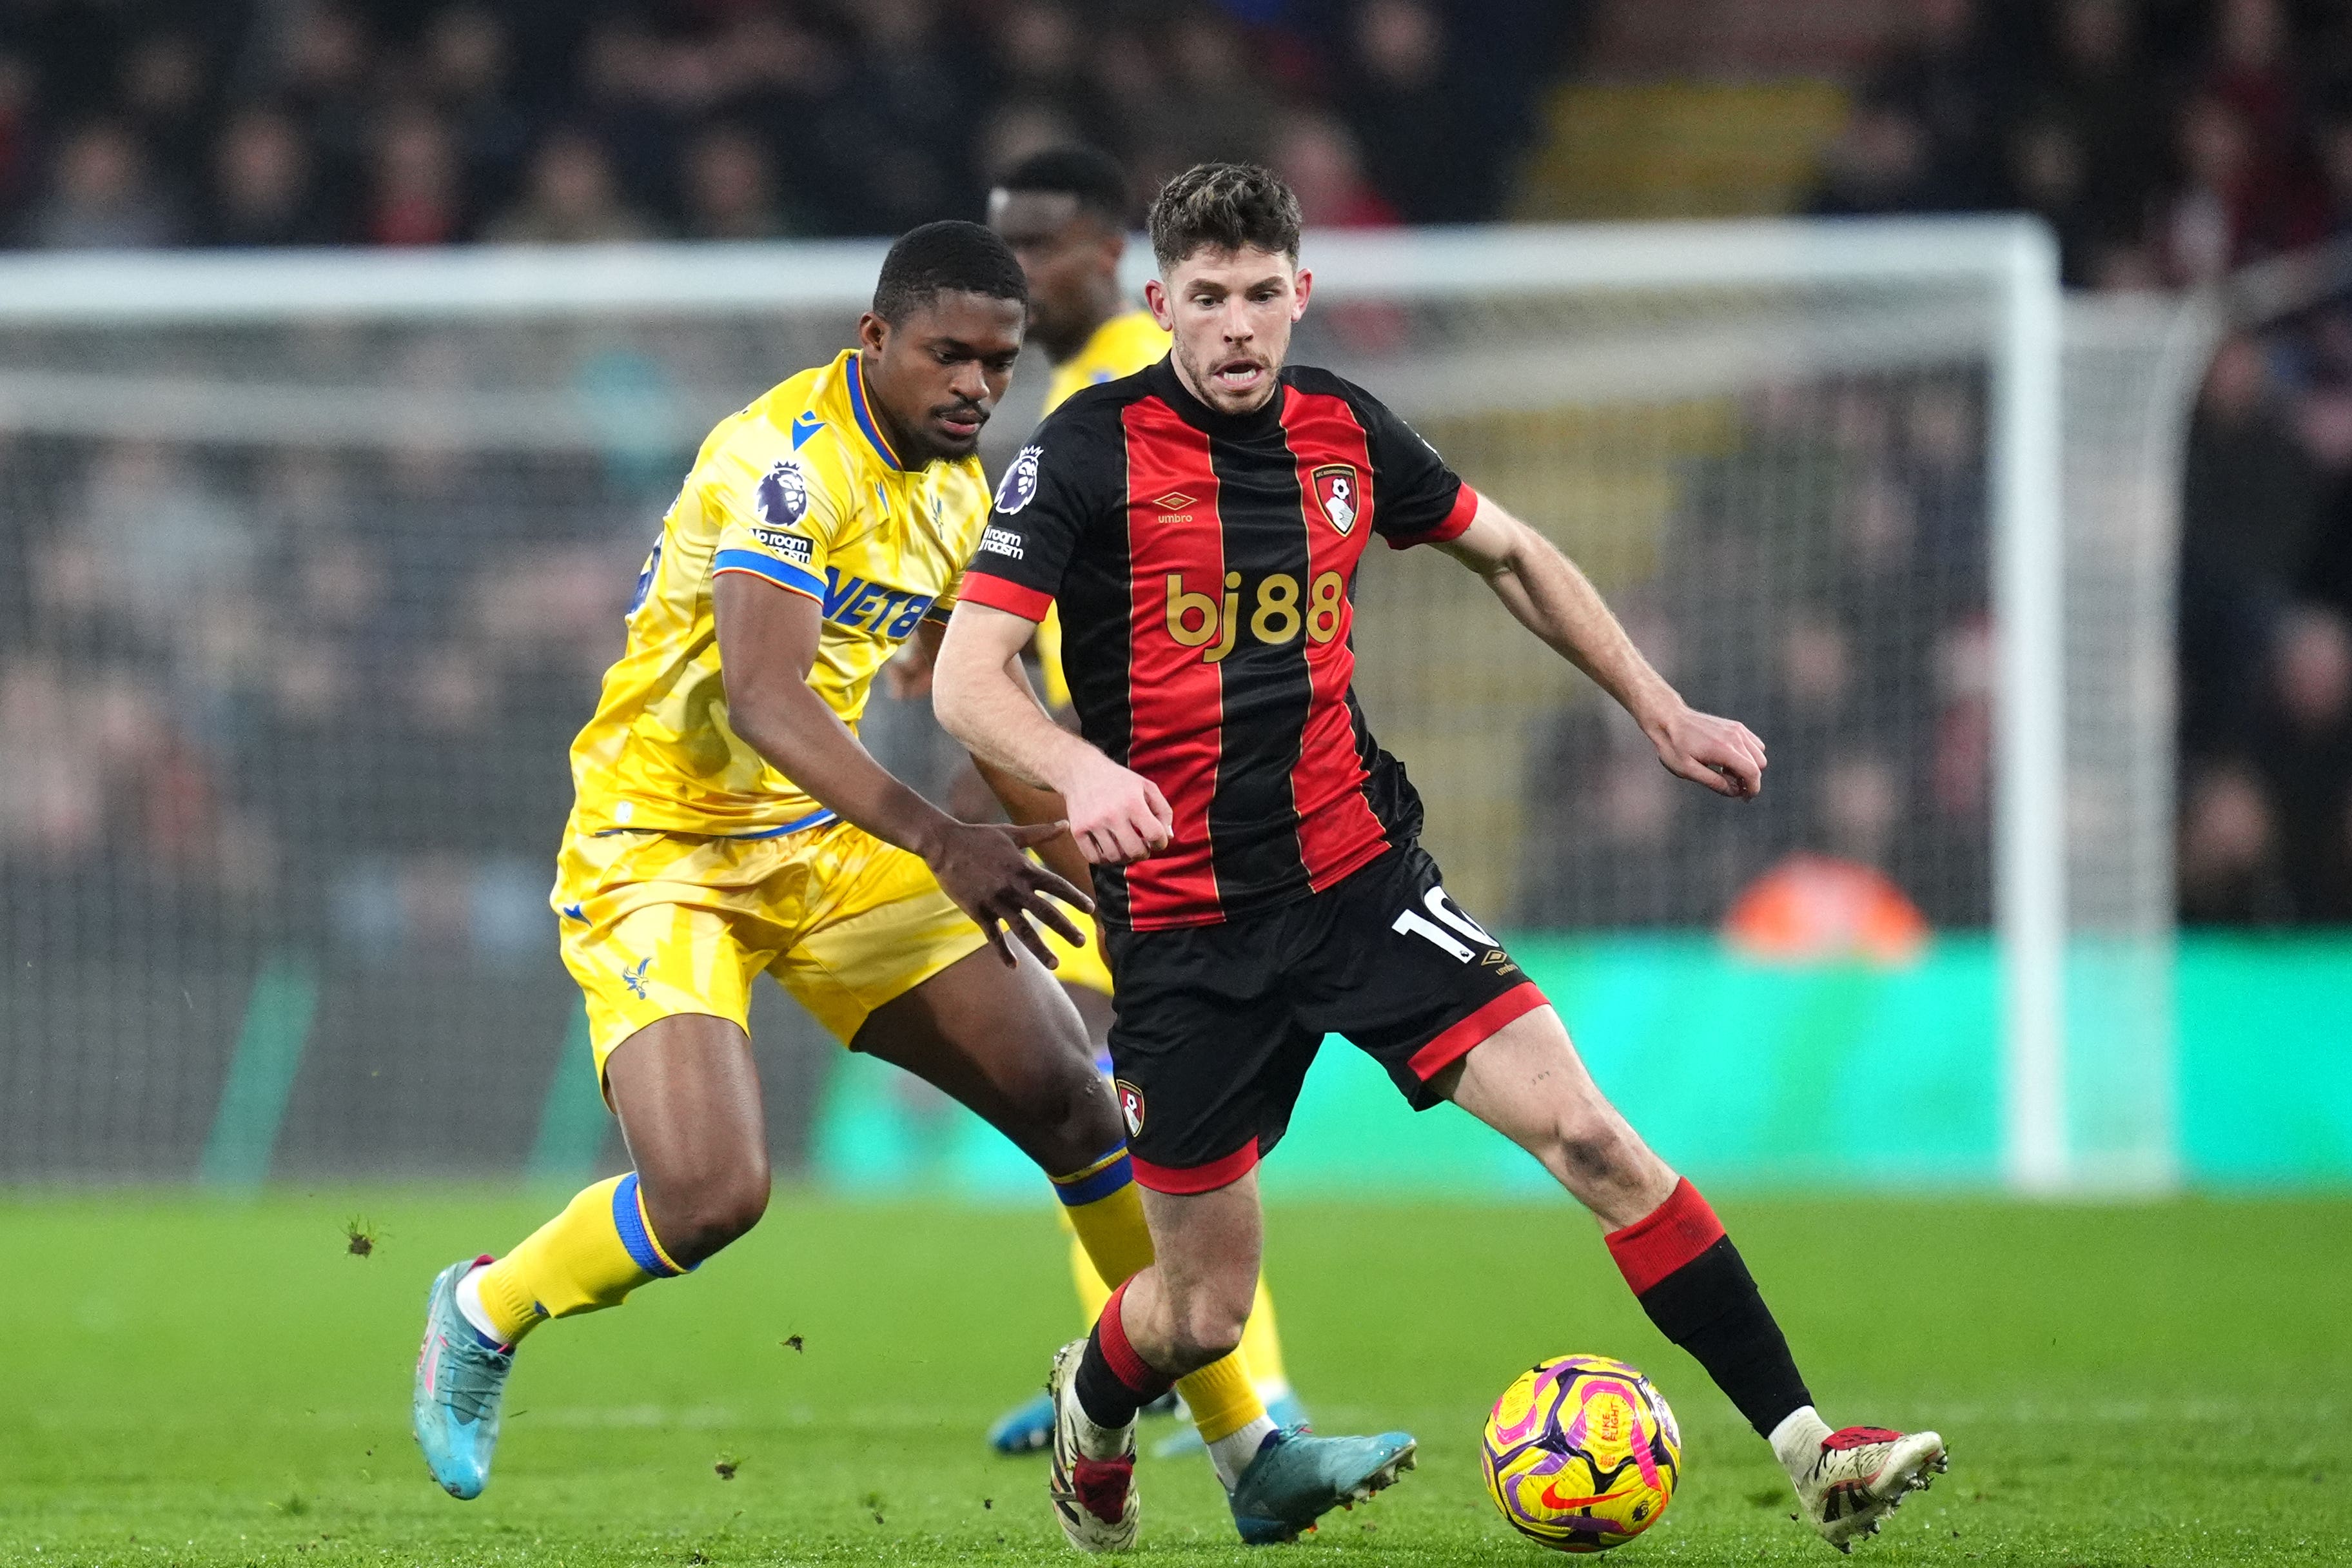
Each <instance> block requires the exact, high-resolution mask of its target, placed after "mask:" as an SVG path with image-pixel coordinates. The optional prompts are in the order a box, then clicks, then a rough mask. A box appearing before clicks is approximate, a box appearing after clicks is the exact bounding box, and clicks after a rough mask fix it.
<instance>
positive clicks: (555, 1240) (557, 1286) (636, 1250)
mask: <svg viewBox="0 0 2352 1568" xmlns="http://www.w3.org/2000/svg"><path fill="white" fill-rule="evenodd" d="M685 1272H686V1270H685V1269H683V1268H679V1267H678V1266H677V1264H676V1263H674V1262H672V1261H671V1260H670V1257H669V1254H667V1252H664V1251H663V1250H662V1247H661V1243H660V1242H658V1241H656V1240H655V1239H654V1229H653V1226H651V1225H649V1224H647V1223H646V1207H645V1202H644V1200H643V1199H642V1198H640V1197H639V1196H638V1195H637V1174H636V1173H635V1171H632V1172H630V1173H628V1174H627V1175H625V1176H615V1177H614V1178H613V1179H612V1180H611V1181H608V1182H599V1183H597V1184H595V1185H594V1186H593V1187H590V1188H588V1189H587V1190H586V1191H584V1192H583V1193H582V1194H580V1195H579V1196H578V1197H575V1198H573V1199H572V1201H571V1203H569V1204H567V1205H564V1209H563V1212H562V1214H560V1215H556V1216H555V1217H554V1218H553V1219H551V1220H549V1221H548V1222H547V1223H546V1224H545V1225H543V1226H540V1227H539V1228H538V1229H537V1230H535V1231H532V1232H531V1233H530V1235H529V1236H528V1237H524V1238H523V1240H522V1241H521V1242H520V1244H519V1245H517V1246H516V1247H515V1249H514V1250H513V1251H512V1252H509V1253H508V1254H507V1255H506V1256H505V1257H504V1258H499V1260H498V1261H497V1262H496V1263H493V1264H491V1265H489V1266H488V1268H484V1269H483V1270H482V1271H481V1275H480V1285H481V1290H482V1306H483V1307H484V1308H485V1309H486V1310H488V1313H489V1316H490V1321H491V1324H492V1326H493V1327H494V1328H496V1329H497V1330H498V1332H499V1337H500V1338H502V1339H504V1340H505V1341H506V1342H508V1343H509V1344H512V1343H513V1342H515V1341H517V1340H520V1339H521V1338H522V1337H523V1335H525V1334H527V1333H529V1332H530V1331H531V1330H532V1329H534V1328H536V1327H538V1326H539V1324H541V1322H543V1321H546V1320H547V1319H549V1318H568V1317H571V1316H572V1315H573V1314H574V1313H578V1312H593V1311H596V1310H599V1309H600V1308H604V1307H617V1306H619V1305H620V1304H621V1302H622V1301H623V1300H625V1299H626V1298H627V1296H628V1294H629V1292H630V1291H632V1290H634V1289H636V1288H637V1287H638V1286H640V1285H642V1284H644V1283H645V1282H646V1280H648V1279H669V1278H671V1277H672V1276H675V1275H678V1274H683V1273H685Z"/></svg>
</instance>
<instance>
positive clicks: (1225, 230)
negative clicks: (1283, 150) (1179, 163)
mask: <svg viewBox="0 0 2352 1568" xmlns="http://www.w3.org/2000/svg"><path fill="white" fill-rule="evenodd" d="M1303 221H1304V220H1303V219H1301V218H1300V216H1298V198H1297V196H1295V195H1291V192H1290V187H1289V186H1288V185H1286V184H1283V183H1282V181H1281V179H1280V178H1279V177H1278V176H1277V175H1276V174H1275V173H1274V171H1273V170H1271V169H1266V168H1262V167H1260V166H1259V165H1257V164H1255V163H1195V164H1193V165H1192V167H1191V168H1189V169H1187V170H1185V171H1184V172H1183V173H1182V174H1179V175H1177V176H1176V177H1175V178H1174V179H1172V180H1171V181H1169V182H1168V183H1167V184H1164V185H1162V186H1160V195H1158V196H1157V197H1156V198H1154V199H1153V201H1152V203H1151V254H1152V255H1153V256H1154V257H1156V258H1159V261H1160V270H1161V271H1162V272H1166V271H1170V270H1171V269H1172V268H1174V267H1175V266H1176V264H1177V263H1178V262H1180V261H1181V260H1183V259H1184V258H1186V257H1188V256H1190V255H1192V253H1193V252H1194V251H1196V250H1199V249H1201V248H1202V247H1209V248H1211V249H1215V250H1263V251H1265V252H1267V253H1268V254H1270V255H1277V256H1286V257H1288V258H1290V259H1291V260H1293V261H1296V260H1297V259H1298V230H1299V228H1300V226H1301V225H1302V223H1303Z"/></svg>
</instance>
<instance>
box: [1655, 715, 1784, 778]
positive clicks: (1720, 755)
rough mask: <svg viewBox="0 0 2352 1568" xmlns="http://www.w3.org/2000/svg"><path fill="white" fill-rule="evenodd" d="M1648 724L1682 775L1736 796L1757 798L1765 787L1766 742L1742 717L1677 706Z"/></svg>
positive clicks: (1669, 767) (1663, 757)
mask: <svg viewBox="0 0 2352 1568" xmlns="http://www.w3.org/2000/svg"><path fill="white" fill-rule="evenodd" d="M1642 728H1643V731H1644V732H1645V733H1646V734H1648V736H1649V737H1650V742H1651V744H1653V745H1654V746H1656V747H1657V748H1658V761H1660V762H1662V763H1664V764H1665V765H1666V772H1668V773H1672V774H1674V775H1675V777H1676V778H1685V779H1688V780H1690V781H1691V783H1693V784H1705V785H1706V787H1707V788H1709V789H1711V790H1713V791H1714V792H1715V793H1716V794H1717V795H1729V796H1731V797H1732V798H1733V799H1734V800H1748V799H1753V798H1754V797H1755V796H1756V795H1758V794H1759V792H1760V791H1762V789H1763V788H1764V742H1761V741H1759V740H1758V739H1757V738H1756V736H1755V733H1754V732H1753V731H1750V730H1749V729H1748V726H1747V725H1745V724H1742V723H1740V722H1739V721H1738V720H1736V719H1718V718H1717V717H1716V716H1715V715H1714V714H1712V713H1701V712H1699V711H1698V710H1696V709H1693V708H1687V707H1682V706H1677V707H1676V708H1675V710H1673V711H1672V712H1670V713H1668V714H1666V715H1665V716H1664V718H1662V719H1658V720H1656V721H1653V722H1650V723H1646V724H1644V725H1643V726H1642Z"/></svg>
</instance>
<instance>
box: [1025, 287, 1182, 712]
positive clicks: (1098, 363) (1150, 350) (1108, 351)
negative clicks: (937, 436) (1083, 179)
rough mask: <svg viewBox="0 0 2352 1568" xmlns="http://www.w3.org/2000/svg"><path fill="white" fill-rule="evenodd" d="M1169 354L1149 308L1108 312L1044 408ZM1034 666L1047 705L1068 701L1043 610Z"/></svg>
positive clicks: (1050, 621)
mask: <svg viewBox="0 0 2352 1568" xmlns="http://www.w3.org/2000/svg"><path fill="white" fill-rule="evenodd" d="M1167 352H1168V334H1167V333H1166V332H1163V331H1160V323H1159V322H1157V321H1153V320H1152V319H1151V312H1150V311H1149V310H1129V311H1128V312H1127V313H1126V314H1125V315H1123V316H1113V317H1112V318H1111V319H1110V320H1109V321H1105V322H1104V323H1103V324H1102V325H1101V326H1099V327H1097V328H1096V329H1095V330H1094V335H1093V336H1091V337H1089V338H1087V342H1086V346H1085V347H1084V348H1082V349H1080V350H1079V351H1078V352H1077V353H1075V354H1072V355H1071V356H1070V357H1069V358H1068V359H1067V360H1066V361H1064V362H1063V363H1061V364H1058V365H1056V366H1055V367H1054V379H1053V381H1052V382H1051V383H1050V384H1048V385H1047V386H1046V388H1045V412H1046V413H1048V414H1051V413H1052V412H1054V410H1055V409H1056V408H1059V407H1060V406H1061V405H1062V404H1063V403H1064V402H1065V401H1066V399H1067V398H1068V397H1069V396H1070V395H1071V394H1072V393H1075V392H1081V391H1084V390H1085V389H1086V388H1087V387H1089V386H1093V385H1096V384H1099V383H1101V382H1106V381H1117V380H1118V378H1119V377H1120V376H1122V375H1133V374H1135V373H1136V372H1137V371H1139V370H1141V369H1142V368H1143V367H1144V366H1145V365H1148V364H1150V363H1152V362H1153V361H1154V360H1156V359H1158V358H1159V357H1160V355H1162V354H1164V353H1167ZM1036 646H1037V669H1038V674H1039V675H1040V676H1041V677H1043V678H1044V680H1045V703H1046V706H1048V707H1050V708H1053V709H1055V710H1057V711H1058V710H1061V709H1064V708H1067V707H1068V706H1069V705H1070V683H1069V680H1068V679H1067V678H1066V677H1065V676H1064V675H1063V673H1062V618H1061V616H1058V615H1056V614H1055V612H1054V611H1053V610H1052V609H1050V608H1049V609H1047V610H1046V612H1045V620H1044V621H1043V622H1041V623H1040V624H1039V626H1038V627H1037V639H1036Z"/></svg>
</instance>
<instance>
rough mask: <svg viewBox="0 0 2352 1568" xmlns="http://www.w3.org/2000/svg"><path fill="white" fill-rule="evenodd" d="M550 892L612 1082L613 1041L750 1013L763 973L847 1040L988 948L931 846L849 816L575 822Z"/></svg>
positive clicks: (743, 1020)
mask: <svg viewBox="0 0 2352 1568" xmlns="http://www.w3.org/2000/svg"><path fill="white" fill-rule="evenodd" d="M550 901H551V902H552V903H553V904H554V906H555V910H556V915H557V918H558V921H560V923H561V925H562V951H563V964H564V967H565V968H567V969H569V970H571V971H572V978H573V979H575V980H577V981H578V982H579V983H580V989H581V990H582V991H583V992H585V993H587V996H588V1041H589V1044H590V1045H591V1046H592V1047H594V1050H595V1053H596V1074H597V1078H598V1079H599V1080H600V1081H601V1080H602V1079H603V1077H604V1058H606V1057H608V1056H610V1055H611V1054H612V1052H613V1047H615V1046H617V1045H619V1044H620V1043H621V1042H622V1041H623V1040H625V1039H627V1038H628V1037H630V1036H631V1035H634V1034H635V1033H636V1032H637V1031H638V1030H639V1029H642V1028H644V1027H645V1026H646V1025H647V1024H650V1023H653V1022H655V1021H656V1019H660V1018H667V1017H670V1016H674V1015H677V1014H679V1013H709V1014H712V1015H715V1016H718V1017H721V1018H726V1019H730V1020H731V1021H733V1022H734V1023H735V1024H736V1025H738V1026H747V1021H748V1018H749V1014H750V1008H751V981H752V978H753V977H754V976H755V975H757V974H758V973H760V972H761V971H762V970H765V971H766V972H767V973H770V974H772V975H774V976H775V977H776V979H777V980H778V982H780V983H781V984H782V985H783V987H784V989H785V990H787V991H789V992H791V993H792V994H793V996H794V997H796V998H798V999H799V1001H800V1003H801V1005H803V1006H804V1007H806V1008H807V1009H808V1010H809V1011H810V1012H811V1013H812V1014H814V1015H815V1016H816V1020H817V1022H819V1023H821V1024H823V1025H824V1026H825V1027H826V1028H827V1029H829V1030H831V1031H832V1033H833V1034H834V1036H835V1037H836V1038H838V1039H839V1040H840V1041H841V1042H842V1043H843V1044H844V1045H846V1044H848V1043H849V1041H850V1040H851V1039H852V1038H854V1037H856V1034H857V1031H858V1029H859V1027H860V1026H863V1025H864V1024H865V1022H866V1016H868V1015H869V1014H871V1013H872V1012H873V1011H874V1010H875V1009H876V1008H877V1007H879V1006H881V1005H883V1004H884V1003H885V1002H887V1001H889V1000H891V999H892V998H893V997H897V996H901V995H904V994H906V993H908V992H909V991H911V990H913V989H914V988H915V987H916V986H918V985H920V984H922V983H923V982H924V981H926V980H929V978H930V977H931V976H932V975H934V974H937V973H939V972H940V970H942V969H945V968H946V967H947V966H948V965H949V964H950V963H955V962H956V961H957V960H959V959H961V958H963V957H965V956H966V955H967V954H969V953H971V952H976V951H978V950H979V949H980V948H982V947H983V946H985V945H986V942H985V941H984V939H983V938H982V936H981V934H980V927H979V926H977V925H975V924H974V923H973V922H972V921H971V918H970V917H969V916H967V915H966V914H965V913H964V912H963V911H962V910H960V909H958V908H956V906H955V904H954V901H953V900H950V899H949V897H948V896H947V894H946V893H944V892H942V891H941V890H940V885H939V882H938V881H937V880H936V879H934V878H933V877H932V876H931V873H930V868H929V867H927V866H925V865H924V864H923V862H922V861H921V859H920V858H918V857H916V856H914V855H911V854H909V853H908V852H907V851H906V850H904V849H900V848H897V847H894V846H891V845H888V844H885V843H883V842H882V841H881V840H880V839H878V838H877V837H874V836H873V835H872V834H870V833H867V832H866V830H865V829H863V828H859V827H853V826H850V825H849V824H848V823H845V822H831V823H827V824H825V825H824V826H821V827H811V828H806V829H803V831H801V832H798V833H791V834H786V835H784V836H783V837H779V838H702V837H693V836H690V835H687V834H674V833H630V832H621V833H608V834H603V835H583V834H567V835H566V836H565V838H564V841H563V851H562V855H561V856H560V857H559V858H557V861H556V877H555V892H554V895H553V897H552V899H551V900H550Z"/></svg>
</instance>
